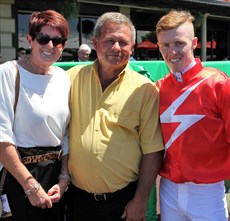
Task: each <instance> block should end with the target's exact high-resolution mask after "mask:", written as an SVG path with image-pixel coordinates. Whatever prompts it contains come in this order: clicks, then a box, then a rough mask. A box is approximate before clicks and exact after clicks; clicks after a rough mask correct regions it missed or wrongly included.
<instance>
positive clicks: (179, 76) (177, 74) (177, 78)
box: [171, 59, 196, 82]
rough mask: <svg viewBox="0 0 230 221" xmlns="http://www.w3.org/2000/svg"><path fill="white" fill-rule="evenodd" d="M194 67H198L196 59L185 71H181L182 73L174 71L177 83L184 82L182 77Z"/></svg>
mask: <svg viewBox="0 0 230 221" xmlns="http://www.w3.org/2000/svg"><path fill="white" fill-rule="evenodd" d="M194 65H196V61H195V59H194V60H193V61H192V62H191V63H190V64H189V65H188V66H187V67H186V68H185V69H184V70H183V71H180V72H173V71H171V73H172V74H173V75H174V77H175V78H176V80H177V81H179V82H183V78H182V75H183V74H184V73H185V72H187V71H188V70H190V69H191V68H192V67H193V66H194Z"/></svg>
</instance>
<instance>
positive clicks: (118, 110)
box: [105, 106, 139, 132]
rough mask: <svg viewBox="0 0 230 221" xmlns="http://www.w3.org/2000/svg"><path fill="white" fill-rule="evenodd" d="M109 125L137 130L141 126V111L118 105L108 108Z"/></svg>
mask: <svg viewBox="0 0 230 221" xmlns="http://www.w3.org/2000/svg"><path fill="white" fill-rule="evenodd" d="M105 121H107V125H110V126H111V127H113V126H119V127H121V128H122V129H125V130H129V131H132V132H137V130H138V127H139V113H138V112H135V111H133V110H130V109H127V108H124V107H119V106H116V107H115V108H113V109H108V110H107V112H106V116H105Z"/></svg>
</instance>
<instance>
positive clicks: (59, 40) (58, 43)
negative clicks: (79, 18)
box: [52, 37, 66, 47]
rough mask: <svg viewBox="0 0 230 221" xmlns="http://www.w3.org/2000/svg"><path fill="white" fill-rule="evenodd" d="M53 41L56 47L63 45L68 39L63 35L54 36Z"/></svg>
mask: <svg viewBox="0 0 230 221" xmlns="http://www.w3.org/2000/svg"><path fill="white" fill-rule="evenodd" d="M52 42H53V45H54V46H55V47H63V46H64V44H65V42H66V39H65V38H62V37H54V38H52Z"/></svg>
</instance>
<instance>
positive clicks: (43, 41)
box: [36, 33, 50, 45]
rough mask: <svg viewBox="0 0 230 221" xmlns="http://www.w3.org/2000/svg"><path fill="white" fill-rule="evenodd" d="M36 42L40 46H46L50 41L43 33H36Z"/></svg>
mask: <svg viewBox="0 0 230 221" xmlns="http://www.w3.org/2000/svg"><path fill="white" fill-rule="evenodd" d="M36 40H37V42H38V43H39V44H40V45H46V44H48V42H49V41H50V37H49V36H48V35H46V34H43V33H38V34H37V35H36Z"/></svg>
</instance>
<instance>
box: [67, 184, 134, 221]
mask: <svg viewBox="0 0 230 221" xmlns="http://www.w3.org/2000/svg"><path fill="white" fill-rule="evenodd" d="M136 187H137V181H136V182H133V183H130V184H129V185H128V186H127V187H125V188H123V189H122V190H119V191H118V192H116V193H115V194H114V195H113V196H112V197H111V198H109V199H108V200H99V201H97V200H95V198H94V197H93V194H90V193H87V192H86V191H83V190H81V189H79V188H77V187H75V186H74V185H72V184H71V185H70V186H69V188H68V190H67V192H66V200H67V210H68V219H69V221H92V220H100V221H122V220H123V221H124V220H125V219H121V216H122V213H123V211H124V208H125V206H126V205H127V203H128V202H129V201H130V200H131V199H132V198H133V197H134V194H135V191H136Z"/></svg>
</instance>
